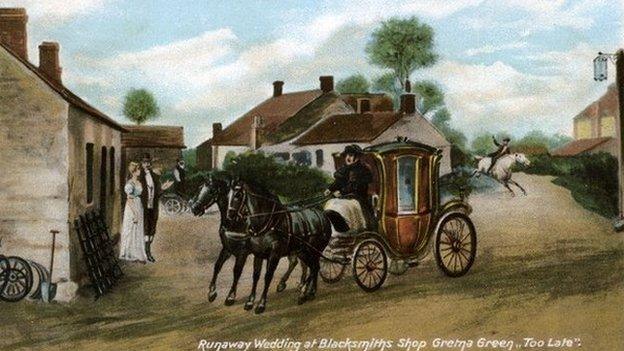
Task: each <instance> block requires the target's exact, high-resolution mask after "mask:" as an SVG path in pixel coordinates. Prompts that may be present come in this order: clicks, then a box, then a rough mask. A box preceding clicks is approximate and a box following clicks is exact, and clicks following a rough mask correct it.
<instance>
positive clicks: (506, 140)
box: [503, 138, 511, 142]
mask: <svg viewBox="0 0 624 351" xmlns="http://www.w3.org/2000/svg"><path fill="white" fill-rule="evenodd" d="M503 141H505V142H510V141H511V139H509V138H505V139H503Z"/></svg>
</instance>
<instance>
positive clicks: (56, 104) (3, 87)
mask: <svg viewBox="0 0 624 351" xmlns="http://www.w3.org/2000/svg"><path fill="white" fill-rule="evenodd" d="M27 19H28V16H27V14H26V11H25V10H24V9H22V8H0V133H1V135H2V137H1V138H0V168H1V169H2V170H3V173H2V177H0V202H1V203H2V206H1V207H0V237H2V239H3V240H2V250H1V252H2V253H3V254H6V255H16V256H21V257H24V258H26V259H29V260H32V261H35V262H38V263H40V264H42V265H44V266H45V267H47V266H48V265H49V260H50V245H51V241H52V237H51V235H50V230H52V229H55V230H58V231H59V234H58V236H57V239H56V254H55V262H54V263H55V266H54V268H55V269H54V276H53V277H52V281H53V282H59V285H58V291H57V295H56V299H57V300H60V301H68V300H70V299H72V298H73V297H74V295H75V292H76V289H77V287H78V285H79V284H81V283H82V282H84V281H85V278H86V273H85V271H86V268H85V266H84V263H83V260H82V255H81V251H80V244H79V241H78V238H77V236H76V234H75V231H74V228H72V226H73V225H72V222H73V220H74V219H76V218H77V217H78V216H79V215H80V214H83V213H85V212H87V211H90V210H96V209H97V210H100V211H102V212H103V213H104V215H105V218H106V221H107V224H108V227H109V228H111V229H112V231H113V233H115V232H118V231H119V230H120V222H121V220H120V216H121V201H120V199H121V194H120V191H119V189H120V186H119V184H120V178H119V173H120V172H119V169H120V167H121V162H120V157H119V155H120V152H121V134H122V132H123V131H124V130H125V129H124V127H122V126H121V125H119V124H117V123H116V122H115V121H113V120H112V119H111V118H109V117H108V116H106V115H105V114H103V113H102V112H100V111H99V110H97V109H96V108H94V107H92V106H91V105H89V104H88V103H87V102H85V101H84V100H82V99H81V98H79V97H78V96H76V95H75V94H74V93H72V92H71V91H70V90H69V89H67V88H66V87H65V86H64V85H63V83H62V75H61V72H62V69H61V66H60V63H59V45H58V44H57V43H53V42H44V43H42V44H41V45H39V65H38V66H35V65H33V64H32V63H30V62H29V61H28V50H27V47H28V46H27V30H26V23H27Z"/></svg>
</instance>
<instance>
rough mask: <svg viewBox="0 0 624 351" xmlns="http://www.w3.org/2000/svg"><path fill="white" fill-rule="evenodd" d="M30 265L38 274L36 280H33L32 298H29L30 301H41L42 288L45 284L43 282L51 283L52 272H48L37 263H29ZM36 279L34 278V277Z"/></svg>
mask: <svg viewBox="0 0 624 351" xmlns="http://www.w3.org/2000/svg"><path fill="white" fill-rule="evenodd" d="M28 263H29V264H30V266H31V267H32V268H34V269H35V271H36V272H37V274H36V278H37V279H36V280H35V279H33V280H34V281H33V289H32V292H31V293H30V296H28V298H29V299H33V300H41V296H42V295H41V286H42V284H43V282H49V281H50V272H48V270H47V269H46V268H45V267H43V266H42V265H40V264H39V263H37V262H33V261H28ZM33 278H34V277H33Z"/></svg>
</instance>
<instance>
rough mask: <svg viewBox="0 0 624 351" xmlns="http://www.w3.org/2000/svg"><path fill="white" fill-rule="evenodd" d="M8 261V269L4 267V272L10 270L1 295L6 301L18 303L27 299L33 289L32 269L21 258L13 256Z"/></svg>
mask: <svg viewBox="0 0 624 351" xmlns="http://www.w3.org/2000/svg"><path fill="white" fill-rule="evenodd" d="M7 261H8V264H9V265H8V267H2V270H3V271H6V270H8V278H7V280H6V284H5V286H4V288H3V289H2V291H1V292H0V294H1V295H2V299H3V300H4V301H8V302H17V301H20V300H21V299H23V298H24V297H26V295H28V293H29V292H30V289H32V285H33V274H32V269H31V268H30V265H29V264H28V262H26V261H25V260H23V259H22V258H19V257H15V256H11V257H8V260H7ZM3 262H5V261H3Z"/></svg>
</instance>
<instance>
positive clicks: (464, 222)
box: [435, 213, 477, 277]
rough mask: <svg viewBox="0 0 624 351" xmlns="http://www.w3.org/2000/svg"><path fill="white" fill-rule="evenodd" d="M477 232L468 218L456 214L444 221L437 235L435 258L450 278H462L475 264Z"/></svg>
mask: <svg viewBox="0 0 624 351" xmlns="http://www.w3.org/2000/svg"><path fill="white" fill-rule="evenodd" d="M476 254H477V232H476V230H475V227H474V224H472V221H471V220H470V218H468V216H466V215H464V214H461V213H454V214H451V215H449V216H448V217H446V218H445V219H444V221H443V222H442V224H441V225H440V229H439V230H438V232H437V233H436V241H435V258H436V262H437V263H438V267H439V268H440V270H442V272H443V273H444V274H446V275H447V276H449V277H461V276H462V275H464V274H466V272H468V270H469V269H470V267H471V266H472V264H473V263H474V260H475V256H476Z"/></svg>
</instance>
